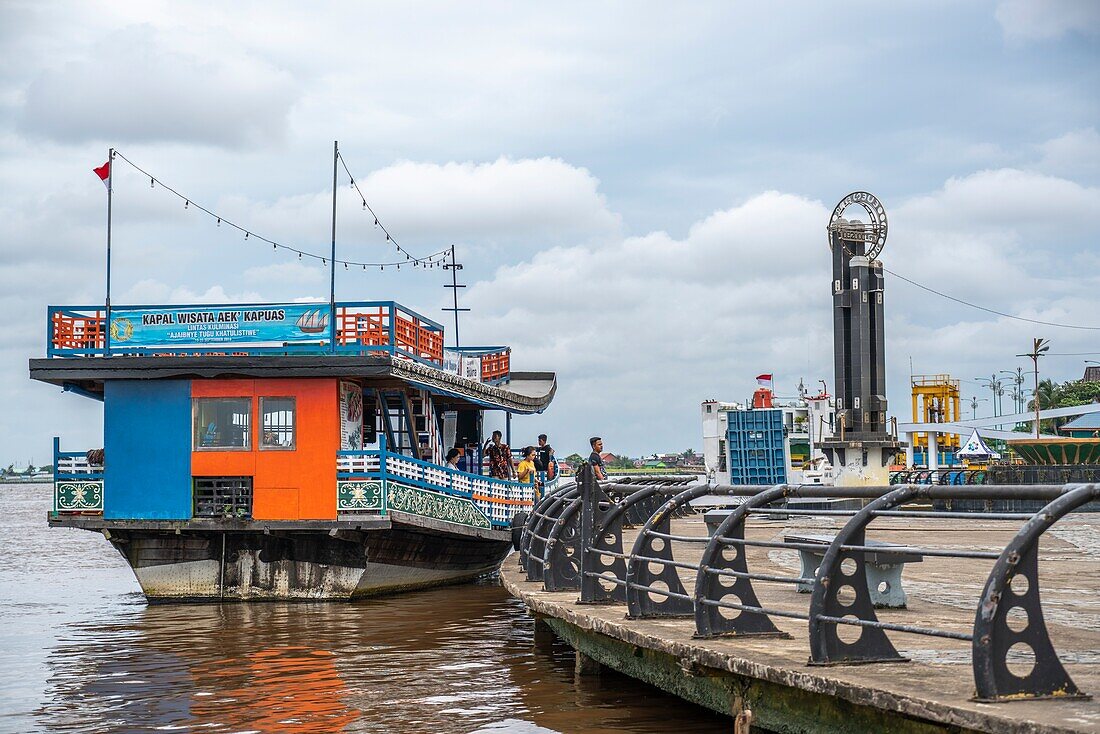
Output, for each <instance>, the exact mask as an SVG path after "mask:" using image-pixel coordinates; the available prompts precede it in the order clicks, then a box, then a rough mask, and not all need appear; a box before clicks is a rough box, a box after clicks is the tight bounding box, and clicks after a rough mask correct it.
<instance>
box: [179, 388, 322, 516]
mask: <svg viewBox="0 0 1100 734" xmlns="http://www.w3.org/2000/svg"><path fill="white" fill-rule="evenodd" d="M191 394H192V396H194V397H251V398H252V436H251V443H252V450H251V451H194V452H192V454H191V471H192V474H193V475H195V476H251V477H252V478H253V480H252V496H253V499H252V517H253V518H255V519H257V520H335V519H336V452H337V451H338V450H339V448H340V432H339V400H338V396H337V381H336V379H334V378H333V379H328V378H323V379H290V378H287V379H268V380H195V381H193V383H192V392H191ZM261 397H292V398H294V399H295V409H296V417H295V419H296V421H297V425H296V426H295V448H294V450H293V451H287V450H267V451H260V450H259V449H258V446H259V444H258V438H259V424H260V414H259V413H260V407H259V406H260V400H259V399H260V398H261Z"/></svg>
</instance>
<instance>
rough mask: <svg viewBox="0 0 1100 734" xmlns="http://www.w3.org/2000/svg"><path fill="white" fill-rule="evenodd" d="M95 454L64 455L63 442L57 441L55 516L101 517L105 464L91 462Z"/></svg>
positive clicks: (55, 455) (54, 477)
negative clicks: (82, 515)
mask: <svg viewBox="0 0 1100 734" xmlns="http://www.w3.org/2000/svg"><path fill="white" fill-rule="evenodd" d="M90 454H92V452H85V451H62V450H61V439H60V438H57V437H54V440H53V466H54V469H53V505H52V506H51V508H50V509H51V512H53V513H54V514H57V513H66V514H70V513H77V514H101V513H102V512H103V464H102V458H100V459H99V461H100V463H98V464H97V463H93V462H92V461H90V460H89V455H90Z"/></svg>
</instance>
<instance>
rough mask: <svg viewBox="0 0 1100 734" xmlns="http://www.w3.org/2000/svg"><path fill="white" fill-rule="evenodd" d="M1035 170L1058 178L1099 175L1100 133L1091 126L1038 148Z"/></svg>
mask: <svg viewBox="0 0 1100 734" xmlns="http://www.w3.org/2000/svg"><path fill="white" fill-rule="evenodd" d="M1039 149H1040V151H1041V152H1042V159H1041V160H1040V161H1039V163H1038V166H1037V168H1038V169H1039V170H1041V171H1046V172H1048V173H1053V174H1056V175H1059V176H1071V177H1086V178H1091V179H1093V180H1095V179H1096V177H1097V175H1098V174H1100V133H1098V132H1097V131H1096V128H1094V127H1088V128H1083V129H1081V130H1071V131H1070V132H1068V133H1066V134H1065V135H1062V136H1060V137H1057V138H1054V139H1052V140H1048V141H1046V142H1045V143H1043V144H1042V145H1040V146H1039Z"/></svg>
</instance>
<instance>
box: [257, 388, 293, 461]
mask: <svg viewBox="0 0 1100 734" xmlns="http://www.w3.org/2000/svg"><path fill="white" fill-rule="evenodd" d="M295 413H296V411H295V407H294V398H260V451H279V450H283V451H291V450H293V449H294V423H295V418H296V415H295Z"/></svg>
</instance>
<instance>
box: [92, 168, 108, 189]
mask: <svg viewBox="0 0 1100 734" xmlns="http://www.w3.org/2000/svg"><path fill="white" fill-rule="evenodd" d="M92 170H93V171H95V175H97V176H99V179H100V180H101V181H102V182H103V185H104V186H106V187H107V190H108V191H110V189H111V183H110V181H111V162H110V161H107V162H106V163H104V164H103V165H102V166H100V167H99V168H93V169H92Z"/></svg>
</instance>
